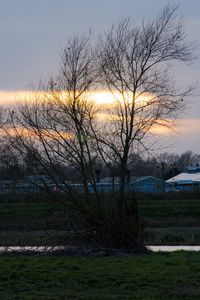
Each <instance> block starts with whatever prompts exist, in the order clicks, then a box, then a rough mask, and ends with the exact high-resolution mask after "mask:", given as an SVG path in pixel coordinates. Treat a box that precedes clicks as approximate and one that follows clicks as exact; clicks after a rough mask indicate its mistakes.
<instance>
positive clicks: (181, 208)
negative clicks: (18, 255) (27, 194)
mask: <svg viewBox="0 0 200 300" xmlns="http://www.w3.org/2000/svg"><path fill="white" fill-rule="evenodd" d="M138 203H139V207H140V212H141V216H142V219H143V221H144V225H145V228H146V234H145V243H146V244H147V245H150V244H154V245H166V244H168V245H179V244H182V245H200V200H199V199H195V200H192V199H183V200H181V199H179V200H139V201H138ZM68 238H69V234H68V233H67V232H66V213H65V207H64V206H63V205H61V204H59V203H58V202H57V201H55V202H42V201H36V202H33V201H32V202H28V201H26V202H23V201H21V202H11V203H5V201H4V202H3V203H0V246H1V245H2V246H6V245H8V246H11V245H12V246H19V245H22V246H23V245H41V244H44V245H52V244H57V245H58V244H63V243H66V242H67V241H68Z"/></svg>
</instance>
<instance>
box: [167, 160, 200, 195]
mask: <svg viewBox="0 0 200 300" xmlns="http://www.w3.org/2000/svg"><path fill="white" fill-rule="evenodd" d="M167 182H168V183H171V184H172V186H173V189H172V190H175V191H176V190H177V191H182V190H189V191H192V190H194V189H196V188H200V166H196V167H189V168H188V169H187V170H186V171H185V172H183V173H180V174H178V175H176V176H174V177H172V178H170V179H168V180H167Z"/></svg>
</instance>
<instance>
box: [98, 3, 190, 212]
mask: <svg viewBox="0 0 200 300" xmlns="http://www.w3.org/2000/svg"><path fill="white" fill-rule="evenodd" d="M176 11H177V8H174V7H170V6H167V7H166V8H165V9H164V10H163V12H162V13H161V14H160V15H159V16H158V17H157V18H156V19H155V20H153V21H152V22H148V23H142V25H141V26H140V27H132V25H131V23H130V21H129V20H125V21H123V22H120V23H119V24H117V25H113V27H112V28H111V30H110V31H109V32H108V33H107V34H105V35H104V36H103V38H102V40H101V50H100V54H99V63H100V67H101V82H102V84H103V86H104V88H105V89H106V90H108V91H109V92H110V93H111V94H112V95H113V97H114V98H115V101H114V102H113V105H112V106H108V107H107V115H108V116H109V117H108V120H107V122H106V123H105V124H104V126H103V127H102V128H101V129H102V130H99V131H100V132H101V133H100V134H99V132H98V136H97V134H95V130H94V134H95V137H96V140H97V146H98V149H99V152H100V154H101V156H102V158H103V159H104V161H105V162H107V163H108V162H109V161H110V160H114V161H115V162H117V163H118V165H119V168H120V177H121V188H120V195H119V207H121V208H122V207H123V205H124V202H125V201H124V191H125V182H126V173H127V169H128V161H129V155H130V154H131V153H133V152H136V153H137V152H138V149H140V150H139V152H140V151H141V149H142V148H143V149H145V150H148V149H149V145H148V144H146V142H145V141H147V138H148V137H151V139H150V141H151V143H153V142H152V131H151V130H152V128H154V127H155V126H163V127H167V128H172V127H173V125H174V124H175V120H176V117H177V113H178V112H180V111H181V110H182V109H183V107H184V102H185V101H184V99H185V98H186V97H187V96H188V95H189V94H190V92H191V88H188V89H187V90H185V91H180V90H178V88H177V87H176V84H175V82H174V80H173V78H172V76H171V74H170V71H171V70H172V67H173V65H174V63H175V62H189V61H191V60H192V59H193V56H192V52H193V51H192V48H191V47H190V46H189V45H187V43H186V42H185V31H184V24H183V21H182V20H181V19H179V18H177V16H176ZM104 109H105V108H104ZM105 110H106V109H105Z"/></svg>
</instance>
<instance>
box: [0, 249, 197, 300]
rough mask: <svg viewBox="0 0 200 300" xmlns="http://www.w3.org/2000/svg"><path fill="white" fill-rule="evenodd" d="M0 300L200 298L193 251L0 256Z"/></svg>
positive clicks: (165, 299)
mask: <svg viewBox="0 0 200 300" xmlns="http://www.w3.org/2000/svg"><path fill="white" fill-rule="evenodd" d="M0 268H1V272H0V299H5V300H6V299H10V300H14V299H20V300H23V299H24V300H27V299H32V300H33V299H43V300H44V299H52V300H53V299H59V300H61V299H66V300H67V299H106V300H107V299H113V300H115V299H121V300H122V299H123V300H124V299H138V300H139V299H140V300H141V299H143V300H145V299H146V300H155V299H156V300H158V299H163V300H167V299H168V300H173V299H174V300H175V299H185V300H190V299H200V286H199V282H200V256H199V253H194V252H183V251H181V252H176V253H156V254H149V255H138V256H132V257H104V258H95V257H89V258H86V257H85V258H84V257H83V258H79V257H71V258H69V257H68V258H67V257H23V258H22V257H0Z"/></svg>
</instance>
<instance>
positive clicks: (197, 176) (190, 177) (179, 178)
mask: <svg viewBox="0 0 200 300" xmlns="http://www.w3.org/2000/svg"><path fill="white" fill-rule="evenodd" d="M192 181H199V182H200V172H197V173H187V172H184V173H181V174H179V175H176V176H174V177H172V178H170V179H168V180H167V182H180V183H181V182H182V183H183V182H188V183H191V182H192Z"/></svg>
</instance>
